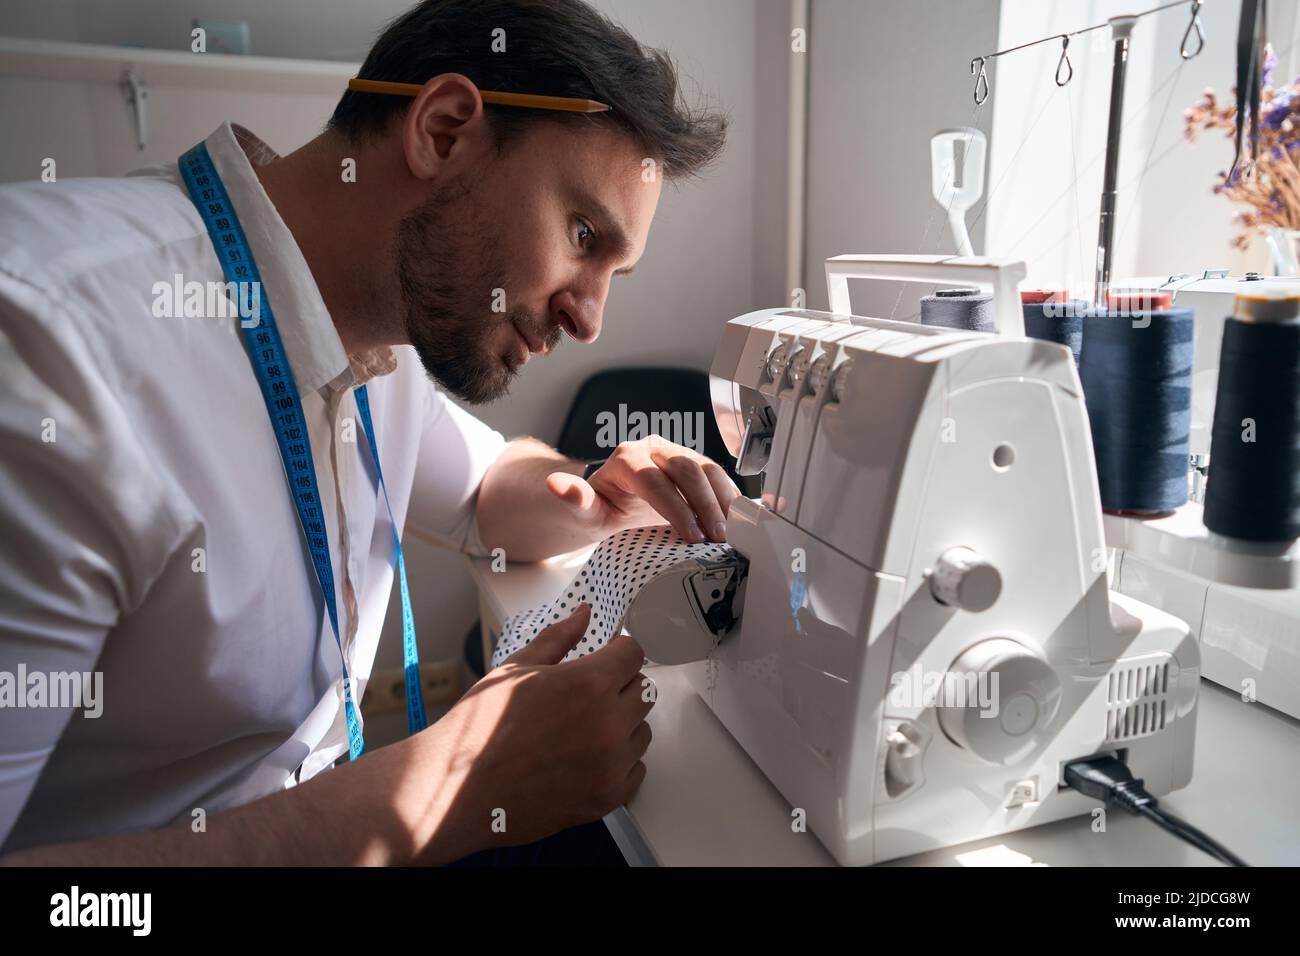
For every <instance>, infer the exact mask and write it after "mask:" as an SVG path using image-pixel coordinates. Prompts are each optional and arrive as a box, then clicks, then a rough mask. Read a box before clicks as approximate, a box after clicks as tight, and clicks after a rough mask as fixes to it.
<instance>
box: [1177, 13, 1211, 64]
mask: <svg viewBox="0 0 1300 956" xmlns="http://www.w3.org/2000/svg"><path fill="white" fill-rule="evenodd" d="M1200 13H1201V0H1192V19H1191V20H1190V21H1189V22H1188V24H1187V30H1186V31H1185V32H1184V33H1183V42H1182V45H1181V46H1179V47H1178V55H1179V56H1181V57H1182V58H1183V59H1184V60H1190V59H1192V58H1193V57H1194V56H1196V55H1197V54H1199V53H1200V52H1201V51H1202V50H1204V49H1205V31H1204V30H1202V29H1201V16H1200ZM1193 30H1195V31H1196V49H1195V50H1188V49H1187V40H1188V38H1190V37H1191V35H1192V31H1193Z"/></svg>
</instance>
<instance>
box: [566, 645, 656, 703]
mask: <svg viewBox="0 0 1300 956" xmlns="http://www.w3.org/2000/svg"><path fill="white" fill-rule="evenodd" d="M644 663H645V651H643V650H641V645H640V644H638V643H637V642H636V641H634V640H633V639H632V638H630V637H628V636H627V635H626V634H620V635H619V636H618V637H616V638H614V639H613V640H612V641H610V642H609V643H607V644H606V645H605V646H604V647H602V648H599V649H598V650H595V651H592V652H591V653H590V654H588V655H587V656H586V657H582V658H579V659H578V660H576V661H572V662H571V663H570V664H569V665H568V666H569V667H571V668H574V669H585V668H590V669H592V670H594V671H596V672H598V673H600V674H601V675H602V679H603V680H604V681H605V682H606V684H607V686H608V687H610V689H611V690H613V691H614V692H615V693H618V692H620V691H622V689H623V688H624V687H625V686H626V685H627V683H628V681H630V680H631V679H632V678H633V677H635V676H636V675H637V674H638V673H639V672H640V670H641V665H642V664H644Z"/></svg>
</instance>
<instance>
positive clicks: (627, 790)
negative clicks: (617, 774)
mask: <svg viewBox="0 0 1300 956" xmlns="http://www.w3.org/2000/svg"><path fill="white" fill-rule="evenodd" d="M644 781H645V763H644V762H643V761H640V760H638V761H637V762H636V763H635V764H633V765H632V769H631V770H629V771H628V772H627V781H626V782H625V784H624V795H623V804H626V803H627V802H628V801H629V800H631V799H632V798H633V797H634V796H636V792H637V791H638V790H639V789H641V784H642V783H643V782H644ZM623 804H619V805H620V806H622V805H623Z"/></svg>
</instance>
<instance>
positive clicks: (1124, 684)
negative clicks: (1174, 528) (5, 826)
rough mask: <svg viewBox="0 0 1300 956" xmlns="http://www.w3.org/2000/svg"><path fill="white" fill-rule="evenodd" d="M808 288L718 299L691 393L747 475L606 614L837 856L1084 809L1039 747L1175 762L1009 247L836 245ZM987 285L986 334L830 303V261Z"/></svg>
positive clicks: (1145, 647) (1145, 613) (1072, 414)
mask: <svg viewBox="0 0 1300 956" xmlns="http://www.w3.org/2000/svg"><path fill="white" fill-rule="evenodd" d="M826 270H827V279H828V283H829V285H830V289H831V307H832V312H830V313H826V312H812V311H806V310H799V309H768V310H764V311H760V312H753V313H750V314H748V315H744V316H741V317H739V318H735V319H732V320H731V321H730V322H729V323H728V324H727V326H726V329H725V332H724V334H723V337H722V341H721V344H720V345H719V348H718V352H717V356H716V358H715V360H714V363H713V368H712V378H713V386H714V388H713V394H714V410H715V414H716V417H717V421H718V424H719V427H720V429H721V432H722V434H723V437H724V438H725V439H726V440H727V442H728V445H729V447H730V449H731V451H732V452H733V453H734V454H736V456H737V458H738V470H739V471H740V472H741V473H750V474H758V473H760V472H761V473H762V474H763V476H764V478H763V492H762V498H761V500H759V501H754V500H751V499H748V498H743V497H742V498H740V499H738V500H737V501H736V502H735V503H734V504H733V505H732V507H731V512H730V515H729V518H728V524H727V537H728V541H729V543H730V544H731V545H732V546H733V548H734V549H735V553H734V555H733V560H731V561H728V562H723V563H721V564H718V563H713V564H705V563H701V564H699V565H698V566H697V567H691V568H686V569H683V570H682V571H681V572H680V573H677V574H672V575H665V576H664V577H663V578H661V579H659V580H657V581H655V582H654V584H652V585H651V586H650V587H648V588H647V589H646V591H645V592H643V593H642V594H641V595H640V596H639V597H638V599H637V600H636V602H635V603H634V604H633V605H632V607H631V608H630V609H629V611H628V614H627V617H626V624H627V627H628V629H629V630H630V631H631V633H632V634H633V635H634V636H636V637H637V638H638V640H640V641H641V642H642V644H643V646H644V647H645V648H646V652H647V654H648V656H650V658H651V659H652V660H657V661H660V662H661V663H673V662H680V661H686V660H698V661H699V662H700V663H699V664H698V667H697V669H696V670H694V674H695V677H696V682H697V687H698V690H699V692H700V695H701V696H702V698H703V699H704V700H705V701H706V702H707V703H708V705H709V706H710V707H711V708H712V710H713V712H714V713H715V714H716V715H717V717H718V718H719V719H720V720H721V721H722V723H723V724H724V725H725V726H726V727H727V729H728V731H729V732H730V733H731V734H732V736H733V737H734V738H735V739H736V740H737V741H738V742H739V743H740V744H741V746H743V747H744V749H745V750H746V751H747V752H748V754H749V755H750V757H752V758H753V760H754V761H755V762H756V763H757V764H758V766H759V767H760V768H761V769H762V770H763V772H764V773H765V774H766V775H767V776H768V778H769V779H770V780H771V781H772V783H773V784H775V786H776V787H777V788H778V789H779V790H780V791H781V793H782V794H783V795H784V796H785V797H786V799H787V800H789V802H790V804H791V806H792V807H793V808H800V809H802V810H803V811H805V812H806V814H807V822H808V825H809V827H810V828H811V829H812V830H813V832H814V833H816V835H817V836H818V837H819V838H820V839H821V841H822V842H823V843H824V844H825V846H826V847H827V848H828V849H829V850H830V852H831V853H832V854H833V855H834V856H835V857H836V859H838V860H839V861H840V862H841V863H844V864H865V863H874V862H879V861H883V860H889V859H892V858H895V857H900V856H906V855H909V854H913V853H918V852H921V851H925V850H930V849H934V848H936V847H941V846H949V845H953V844H958V843H964V842H967V841H970V840H976V839H980V838H984V837H989V836H993V835H996V834H1000V833H1005V832H1008V831H1011V830H1018V829H1022V828H1024V827H1029V826H1034V825H1036V824H1040V823H1045V822H1048V821H1052V820H1058V819H1061V818H1063V817H1069V816H1072V815H1076V814H1085V813H1088V812H1089V811H1090V810H1092V809H1093V808H1094V807H1095V806H1096V805H1097V803H1096V801H1094V800H1089V799H1087V798H1085V797H1083V796H1081V795H1080V794H1078V793H1076V792H1074V791H1072V790H1069V789H1067V788H1066V787H1065V786H1064V784H1063V767H1064V766H1065V764H1067V763H1068V762H1071V761H1074V760H1076V759H1078V758H1080V757H1087V756H1090V755H1093V754H1107V753H1109V754H1116V755H1118V756H1119V757H1120V758H1121V759H1123V760H1124V761H1125V762H1126V763H1127V764H1128V766H1129V767H1130V768H1131V770H1132V771H1133V773H1134V775H1135V776H1138V777H1141V778H1143V779H1145V781H1146V786H1147V789H1148V790H1150V791H1151V792H1152V793H1153V794H1157V795H1159V794H1164V793H1167V792H1169V791H1171V790H1175V789H1178V788H1180V787H1182V786H1185V785H1186V784H1187V783H1188V781H1189V780H1190V778H1191V774H1192V752H1193V742H1194V738H1195V731H1196V702H1197V686H1198V681H1199V677H1200V665H1199V657H1198V649H1197V645H1196V641H1195V639H1194V638H1193V637H1191V636H1189V632H1188V627H1187V625H1186V624H1185V623H1183V622H1182V621H1181V620H1179V619H1177V618H1175V617H1173V616H1171V615H1169V614H1167V613H1165V612H1163V611H1160V610H1157V609H1155V608H1152V607H1149V606H1147V605H1145V604H1142V603H1140V602H1138V601H1136V600H1134V599H1132V598H1129V597H1126V596H1124V595H1121V594H1117V593H1114V592H1112V591H1110V590H1108V587H1107V546H1106V541H1105V539H1104V537H1103V528H1102V515H1101V511H1100V504H1099V497H1098V485H1097V476H1096V471H1095V466H1094V463H1093V455H1092V450H1091V444H1090V435H1089V426H1088V419H1087V412H1086V409H1085V405H1084V399H1083V393H1082V389H1081V386H1080V381H1079V376H1078V373H1077V371H1076V369H1075V364H1074V362H1073V360H1072V358H1071V355H1070V352H1069V351H1068V350H1067V349H1066V348H1064V347H1062V346H1059V345H1055V344H1051V343H1048V342H1042V341H1038V340H1034V339H1026V338H1023V337H1022V336H1023V317H1022V314H1021V306H1020V300H1019V297H1018V293H1017V284H1018V282H1019V280H1020V279H1022V278H1023V277H1024V266H1023V264H1021V263H1018V262H1010V261H999V260H988V259H980V258H966V259H955V260H954V259H937V258H933V257H923V256H892V257H886V256H881V257H873V256H854V257H849V256H841V257H837V258H835V259H831V260H829V261H828V262H827V266H826ZM850 278H854V279H859V278H866V279H892V280H902V281H932V282H948V283H955V284H960V285H966V286H971V285H975V286H981V287H984V288H991V289H992V291H993V294H994V307H995V310H996V315H997V321H998V326H999V331H1000V332H1001V333H1002V334H1001V335H996V336H995V335H988V334H983V333H968V332H954V331H950V330H946V329H937V328H930V327H923V326H920V325H916V324H911V323H905V322H894V321H887V320H882V319H873V318H862V317H858V316H853V315H851V314H850V306H849V300H848V280H849V279H850Z"/></svg>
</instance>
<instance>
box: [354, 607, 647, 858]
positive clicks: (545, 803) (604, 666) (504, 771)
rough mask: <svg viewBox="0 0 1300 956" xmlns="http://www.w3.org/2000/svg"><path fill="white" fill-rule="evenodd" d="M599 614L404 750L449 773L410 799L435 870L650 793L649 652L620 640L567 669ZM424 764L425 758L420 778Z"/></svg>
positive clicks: (560, 632) (486, 686)
mask: <svg viewBox="0 0 1300 956" xmlns="http://www.w3.org/2000/svg"><path fill="white" fill-rule="evenodd" d="M590 617H591V607H590V606H589V605H582V606H581V607H579V609H578V610H576V611H575V612H574V613H573V614H572V615H570V616H569V617H568V618H566V619H565V620H562V621H560V622H558V623H556V624H553V625H551V626H550V627H548V628H546V630H544V631H542V633H540V634H538V635H537V637H535V638H533V640H532V642H531V643H530V644H529V645H528V646H527V647H523V648H521V649H520V650H518V651H516V652H515V653H514V654H512V655H511V656H510V657H509V658H507V659H506V661H505V662H504V663H503V664H501V666H499V667H497V668H496V669H494V670H492V671H491V672H489V673H488V675H487V676H486V677H484V678H483V679H482V680H481V681H479V682H478V683H477V684H475V685H474V687H473V688H472V689H471V690H470V691H469V692H468V693H467V694H466V695H465V696H464V697H463V698H461V700H460V702H459V703H457V704H456V706H455V707H453V708H452V709H451V711H450V712H448V714H447V715H446V716H445V717H443V718H442V719H441V720H439V721H438V722H437V723H436V724H435V725H434V726H433V727H430V728H429V729H428V730H426V731H424V732H422V733H420V734H417V735H416V736H415V737H412V738H409V739H408V740H407V741H403V743H402V744H398V745H394V746H403V745H405V746H407V747H408V748H409V749H411V750H412V751H419V750H421V749H425V750H426V751H427V750H428V749H429V748H434V749H435V751H436V756H433V759H432V760H431V761H430V763H431V764H432V765H433V766H438V765H441V766H443V767H445V768H446V777H445V778H444V779H442V780H436V779H429V778H427V777H425V778H423V779H422V778H421V777H422V775H418V774H416V775H413V776H412V777H411V778H410V779H409V780H408V781H404V789H405V790H407V792H406V793H405V794H404V795H402V796H401V797H400V799H402V801H403V803H404V804H405V805H406V806H407V807H408V808H413V809H415V810H416V811H417V812H416V813H415V814H414V816H408V818H407V819H408V821H409V824H410V827H411V831H412V834H413V836H414V838H415V845H416V847H417V848H418V849H417V853H418V856H419V857H420V858H421V859H422V860H423V861H425V862H446V861H447V860H448V859H452V858H454V856H448V850H449V849H451V850H453V852H454V853H455V854H456V855H463V854H465V853H469V852H473V851H474V850H478V849H482V848H485V847H488V846H493V845H514V844H520V843H529V842H531V841H533V840H538V839H541V838H542V837H544V836H548V835H550V834H552V833H555V832H557V831H559V830H562V829H565V828H566V827H571V826H577V825H578V824H582V823H589V822H591V821H593V820H598V819H600V818H601V817H602V816H604V815H605V814H606V813H609V812H610V811H611V810H613V809H615V808H616V807H619V806H622V805H623V804H624V803H626V802H627V801H628V800H629V799H631V797H632V795H633V794H634V793H635V792H636V790H637V788H638V787H639V786H640V785H641V781H642V780H643V779H645V772H646V770H645V764H644V763H642V762H641V757H642V756H643V755H644V754H645V752H646V748H647V747H649V746H650V725H649V724H647V723H646V720H645V718H646V715H647V714H648V713H649V712H650V708H651V707H653V706H654V702H653V694H648V693H646V688H645V685H646V679H645V677H644V675H643V674H642V673H641V664H642V662H643V660H644V654H643V653H642V651H641V647H640V646H639V645H638V644H637V643H636V641H634V640H632V638H630V637H626V636H624V637H618V638H615V639H614V640H613V641H611V642H610V643H608V644H606V645H605V646H604V647H602V648H600V649H599V650H597V651H593V652H592V653H590V654H587V655H586V656H584V657H582V658H579V659H578V660H575V661H569V662H566V663H561V660H562V658H563V657H564V656H565V655H566V654H567V653H568V652H569V651H570V649H572V648H573V647H574V646H575V645H576V644H577V643H578V642H579V641H580V640H581V639H582V635H583V633H584V632H585V631H586V629H587V622H588V620H589V619H590ZM421 738H427V739H424V740H422V739H421ZM385 749H391V748H385ZM381 752H382V751H381ZM366 759H369V758H366ZM362 762H364V761H362ZM423 762H424V761H423V760H421V759H419V758H416V760H415V762H414V763H413V764H412V765H411V767H412V769H415V768H417V767H418V766H419V765H420V764H421V763H423ZM449 797H450V798H451V799H450V800H449V799H448V798H449ZM422 800H423V803H421V801H422Z"/></svg>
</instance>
